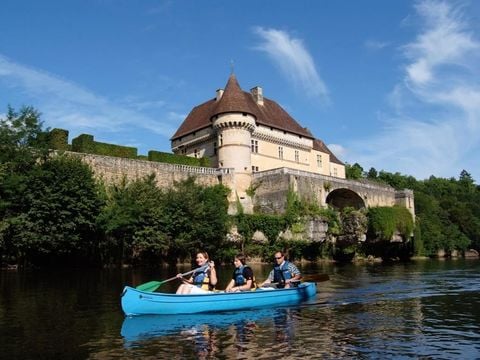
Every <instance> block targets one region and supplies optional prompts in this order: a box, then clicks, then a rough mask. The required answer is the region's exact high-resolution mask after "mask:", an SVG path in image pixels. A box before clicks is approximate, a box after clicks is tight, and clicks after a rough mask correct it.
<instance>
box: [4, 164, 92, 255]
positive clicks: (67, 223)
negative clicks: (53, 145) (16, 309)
mask: <svg viewBox="0 0 480 360" xmlns="http://www.w3.org/2000/svg"><path fill="white" fill-rule="evenodd" d="M17 199H19V200H20V199H21V206H20V207H19V208H17V209H16V211H15V214H11V216H10V217H9V218H8V219H7V222H8V223H9V231H10V232H9V234H4V235H7V236H6V237H7V238H9V241H10V243H9V248H8V249H6V250H7V252H9V253H10V255H12V254H15V255H17V256H19V257H21V258H24V260H25V261H27V262H29V263H43V262H48V261H49V259H55V258H56V259H61V258H65V257H67V258H68V257H69V256H71V255H75V254H83V255H84V256H86V257H88V256H87V255H91V249H92V247H93V246H92V245H94V244H93V243H92V241H93V239H94V238H95V236H94V235H95V218H96V216H97V214H98V213H99V211H100V207H101V200H100V198H99V196H98V188H97V185H96V183H95V181H94V179H93V174H92V171H91V169H90V168H89V167H88V166H87V165H86V164H84V163H82V162H81V161H80V160H79V159H75V158H69V157H64V156H59V157H55V158H52V159H49V160H47V161H45V162H44V163H39V164H37V165H35V166H34V167H33V168H32V169H31V171H30V173H29V174H28V177H27V179H26V186H25V187H24V188H23V189H22V192H21V193H20V194H17Z"/></svg>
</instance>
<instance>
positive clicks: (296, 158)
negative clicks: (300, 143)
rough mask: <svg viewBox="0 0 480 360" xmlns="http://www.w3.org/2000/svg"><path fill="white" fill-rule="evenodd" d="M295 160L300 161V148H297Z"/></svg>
mask: <svg viewBox="0 0 480 360" xmlns="http://www.w3.org/2000/svg"><path fill="white" fill-rule="evenodd" d="M295 162H297V163H298V162H300V154H299V153H298V150H295Z"/></svg>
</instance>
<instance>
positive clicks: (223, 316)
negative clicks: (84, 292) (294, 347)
mask: <svg viewBox="0 0 480 360" xmlns="http://www.w3.org/2000/svg"><path fill="white" fill-rule="evenodd" d="M289 310H290V308H284V307H276V308H263V309H255V310H238V311H227V312H216V313H200V314H179V315H142V316H126V317H125V319H124V320H123V324H122V329H121V332H120V334H121V335H122V337H123V338H124V340H125V342H127V343H129V342H135V341H143V340H149V339H153V338H156V337H161V336H169V335H178V334H180V333H182V332H187V333H189V334H195V333H197V332H198V333H200V332H203V331H204V330H206V329H211V330H213V329H224V328H227V327H229V326H232V325H233V326H236V327H239V328H242V327H243V326H245V325H248V324H252V323H263V324H265V323H271V322H275V324H277V323H279V322H282V321H283V322H285V320H284V318H285V316H286V315H285V314H286V312H287V311H289ZM297 311H298V309H297Z"/></svg>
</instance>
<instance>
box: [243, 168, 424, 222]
mask: <svg viewBox="0 0 480 360" xmlns="http://www.w3.org/2000/svg"><path fill="white" fill-rule="evenodd" d="M252 188H254V189H255V198H254V205H255V206H256V207H259V208H260V209H261V210H262V211H263V212H266V213H282V212H284V210H285V209H284V207H285V203H286V201H285V199H286V197H287V193H288V191H289V189H292V190H293V191H294V192H296V193H297V194H298V195H299V196H300V198H304V199H308V200H309V201H311V202H314V203H316V204H319V205H320V206H322V207H326V206H328V205H330V206H333V207H335V208H340V209H341V208H344V207H347V206H350V207H353V208H355V209H361V208H368V207H376V206H394V205H400V206H404V207H406V208H407V209H408V210H409V211H410V212H411V214H412V215H413V216H415V210H414V196H413V191H412V190H409V189H405V190H401V191H397V190H395V189H394V188H392V187H391V186H388V185H382V184H378V183H375V182H372V181H368V180H348V179H341V178H336V177H332V176H326V175H319V174H313V173H309V172H305V171H300V170H294V169H289V168H280V169H274V170H267V171H262V172H258V173H255V174H253V179H252Z"/></svg>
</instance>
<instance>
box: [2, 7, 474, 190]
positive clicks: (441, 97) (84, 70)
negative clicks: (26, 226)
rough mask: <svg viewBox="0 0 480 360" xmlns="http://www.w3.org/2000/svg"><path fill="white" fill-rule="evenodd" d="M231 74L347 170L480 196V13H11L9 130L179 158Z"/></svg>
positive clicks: (6, 73)
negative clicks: (181, 131)
mask: <svg viewBox="0 0 480 360" xmlns="http://www.w3.org/2000/svg"><path fill="white" fill-rule="evenodd" d="M232 61H233V67H234V72H235V74H236V76H237V79H238V81H239V83H240V86H241V87H242V88H243V89H244V90H247V91H248V90H249V89H250V88H252V87H254V86H256V85H259V86H262V87H263V91H264V96H266V97H268V98H270V99H273V100H275V101H277V102H278V103H279V104H281V105H282V106H283V107H284V108H285V109H286V110H287V111H288V112H289V113H290V114H291V115H292V116H293V117H294V118H295V119H296V120H297V121H298V122H299V123H300V124H302V125H303V126H305V127H308V128H309V129H310V131H311V132H312V133H313V134H314V135H315V136H316V137H317V138H319V139H322V140H323V141H324V142H325V143H326V144H327V145H329V147H330V148H331V150H332V151H333V152H334V153H335V154H336V155H337V156H338V157H339V158H340V159H341V160H342V161H345V162H348V163H350V164H354V163H356V162H357V163H359V164H360V165H362V166H363V168H364V169H365V170H368V169H369V168H370V167H374V168H375V169H377V170H378V171H379V170H386V171H389V172H400V173H402V174H406V175H413V176H415V177H416V178H417V179H425V178H428V177H429V176H430V175H434V176H438V177H447V178H448V177H458V175H459V174H460V172H461V171H462V170H463V169H465V170H467V171H468V172H470V173H471V174H472V176H473V178H474V179H475V180H476V182H477V184H478V183H479V180H480V65H479V64H480V1H473V0H472V1H431V0H429V1H405V0H390V1H383V0H365V1H353V0H351V1H350V0H349V1H347V0H336V1H333V0H332V1H326V0H324V1H313V0H312V1H273V0H272V1H250V0H246V1H236V2H233V1H193V0H191V1H153V0H152V1H147V0H145V1H133V0H132V1H127V0H71V1H63V0H62V1H48V0H45V1H34V0H32V1H25V0H3V1H2V10H1V12H0V100H1V101H0V114H2V113H3V114H4V113H5V112H6V109H7V105H8V104H10V105H12V106H14V107H15V108H17V109H18V108H19V107H20V106H21V105H22V104H26V105H33V106H34V107H36V108H37V109H38V110H39V111H40V112H41V113H42V120H43V121H44V125H45V126H46V127H50V128H55V127H59V128H64V129H67V130H69V131H70V141H71V139H72V138H73V137H76V136H77V135H79V134H81V133H88V134H92V135H94V136H95V139H96V140H97V141H103V142H109V143H116V144H121V145H130V146H135V147H137V148H138V149H139V153H140V154H146V153H147V152H148V150H160V151H170V142H169V139H170V137H171V136H172V135H173V133H174V132H175V130H176V128H177V127H178V126H179V125H180V124H181V122H182V121H183V119H184V118H185V116H186V115H187V114H188V113H189V112H190V110H191V109H192V107H193V106H195V105H198V104H200V103H202V102H204V101H207V100H209V99H210V98H213V97H214V95H215V90H216V89H218V88H222V87H224V86H225V83H226V81H227V79H228V76H229V75H230V71H231V66H232V65H231V63H232Z"/></svg>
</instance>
